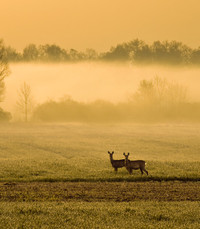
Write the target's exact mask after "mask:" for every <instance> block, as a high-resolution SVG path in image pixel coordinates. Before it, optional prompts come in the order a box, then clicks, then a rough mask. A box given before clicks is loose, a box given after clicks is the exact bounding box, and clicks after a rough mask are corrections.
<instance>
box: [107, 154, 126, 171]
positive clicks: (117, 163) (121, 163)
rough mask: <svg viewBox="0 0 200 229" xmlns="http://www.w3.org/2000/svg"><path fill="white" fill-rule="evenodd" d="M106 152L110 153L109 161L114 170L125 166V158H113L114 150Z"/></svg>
mask: <svg viewBox="0 0 200 229" xmlns="http://www.w3.org/2000/svg"><path fill="white" fill-rule="evenodd" d="M108 154H109V155H110V162H111V165H112V167H113V168H114V169H115V172H117V169H118V168H122V167H124V166H125V159H122V160H113V154H114V151H112V153H110V151H108Z"/></svg>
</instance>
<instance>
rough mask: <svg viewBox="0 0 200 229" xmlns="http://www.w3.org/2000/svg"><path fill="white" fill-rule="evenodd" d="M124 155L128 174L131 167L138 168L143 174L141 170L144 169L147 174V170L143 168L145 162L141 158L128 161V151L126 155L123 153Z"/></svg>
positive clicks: (130, 171)
mask: <svg viewBox="0 0 200 229" xmlns="http://www.w3.org/2000/svg"><path fill="white" fill-rule="evenodd" d="M124 156H125V167H126V169H127V170H128V172H129V173H130V174H132V171H133V169H140V171H141V174H142V175H143V171H145V173H146V174H147V175H148V171H147V170H146V169H145V164H146V162H145V161H142V160H136V161H130V160H129V159H128V156H129V153H128V154H127V155H126V154H125V153H124Z"/></svg>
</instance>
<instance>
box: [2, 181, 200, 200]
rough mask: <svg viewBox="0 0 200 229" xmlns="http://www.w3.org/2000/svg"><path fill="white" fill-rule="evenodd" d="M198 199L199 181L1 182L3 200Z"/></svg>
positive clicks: (199, 198)
mask: <svg viewBox="0 0 200 229" xmlns="http://www.w3.org/2000/svg"><path fill="white" fill-rule="evenodd" d="M138 200H145V201H147V200H148V201H186V200H187V201H200V183H199V182H54V183H49V182H31V183H0V202H3V201H11V202H13V201H19V202H23V201H26V202H29V201H30V202H33V201H40V202H41V201H85V202H97V201H100V202H102V201H115V202H130V201H138Z"/></svg>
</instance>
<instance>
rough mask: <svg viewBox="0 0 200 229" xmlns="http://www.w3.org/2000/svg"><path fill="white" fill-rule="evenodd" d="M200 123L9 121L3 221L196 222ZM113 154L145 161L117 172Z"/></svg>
mask: <svg viewBox="0 0 200 229" xmlns="http://www.w3.org/2000/svg"><path fill="white" fill-rule="evenodd" d="M199 127H200V126H199V124H175V123H174V124H78V123H77V124H16V123H15V124H12V123H11V124H7V125H4V126H2V128H1V130H0V207H1V210H0V223H1V225H4V226H3V227H2V228H30V227H31V228H117V227H118V225H119V224H123V225H124V228H133V227H135V226H136V225H137V228H144V227H145V228H155V227H158V228H175V227H176V228H197V227H198V225H199V223H200V222H199V213H200V205H199V201H200V183H199V181H200V169H199V167H200V154H199V150H200V146H199V142H200V128H199ZM108 150H109V151H115V153H114V159H121V158H124V156H123V152H126V153H127V152H130V159H131V160H134V159H143V160H145V161H146V162H147V165H146V168H147V170H148V172H149V176H147V175H143V176H142V175H141V174H140V171H139V170H136V171H133V174H132V175H129V174H128V172H127V170H126V169H125V168H121V169H119V170H118V172H117V173H115V172H114V169H113V168H112V167H111V164H110V160H109V155H108V152H107V151H108Z"/></svg>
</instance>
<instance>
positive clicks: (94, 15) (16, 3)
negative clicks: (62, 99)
mask: <svg viewBox="0 0 200 229" xmlns="http://www.w3.org/2000/svg"><path fill="white" fill-rule="evenodd" d="M199 24H200V0H1V4H0V38H2V39H4V41H5V43H6V45H11V46H12V47H14V48H16V49H18V50H22V49H23V48H24V47H25V46H26V45H27V44H29V43H35V44H46V43H50V44H52V43H56V44H58V45H60V46H61V47H63V48H66V49H69V48H75V49H78V50H85V49H86V48H94V49H96V50H97V51H106V50H108V49H109V48H110V47H111V46H114V45H116V44H118V43H121V42H125V41H130V40H132V39H135V38H139V39H142V40H145V41H146V42H147V43H151V42H152V41H154V40H178V41H182V42H184V43H185V44H187V45H190V46H192V47H198V46H200V29H199Z"/></svg>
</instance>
